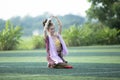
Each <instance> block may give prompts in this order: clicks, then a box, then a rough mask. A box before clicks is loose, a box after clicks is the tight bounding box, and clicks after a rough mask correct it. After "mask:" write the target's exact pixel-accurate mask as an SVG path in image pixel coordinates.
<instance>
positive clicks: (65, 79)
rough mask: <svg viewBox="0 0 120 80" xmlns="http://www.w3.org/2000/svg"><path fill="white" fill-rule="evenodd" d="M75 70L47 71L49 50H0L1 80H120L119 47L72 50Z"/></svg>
mask: <svg viewBox="0 0 120 80" xmlns="http://www.w3.org/2000/svg"><path fill="white" fill-rule="evenodd" d="M65 58H66V60H67V61H68V62H69V64H71V65H72V66H73V67H74V68H73V69H48V68H47V62H46V51H45V49H41V50H24V51H0V80H120V46H88V47H70V48H69V55H68V56H66V57H65Z"/></svg>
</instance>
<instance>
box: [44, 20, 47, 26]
mask: <svg viewBox="0 0 120 80" xmlns="http://www.w3.org/2000/svg"><path fill="white" fill-rule="evenodd" d="M46 22H47V19H45V20H44V21H43V27H44V26H45V23H46Z"/></svg>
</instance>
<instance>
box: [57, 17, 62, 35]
mask: <svg viewBox="0 0 120 80" xmlns="http://www.w3.org/2000/svg"><path fill="white" fill-rule="evenodd" d="M55 18H56V20H57V22H58V25H59V27H58V33H59V34H61V32H62V23H61V21H60V19H59V18H58V17H55Z"/></svg>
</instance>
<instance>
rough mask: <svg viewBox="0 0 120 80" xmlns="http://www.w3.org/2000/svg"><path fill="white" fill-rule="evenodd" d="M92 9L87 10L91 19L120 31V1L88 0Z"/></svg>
mask: <svg viewBox="0 0 120 80" xmlns="http://www.w3.org/2000/svg"><path fill="white" fill-rule="evenodd" d="M88 1H89V2H91V3H92V4H91V7H90V8H89V9H88V10H87V15H88V17H89V19H93V18H94V19H97V20H99V21H100V22H102V23H103V24H105V25H107V26H109V27H111V28H117V29H120V0H88Z"/></svg>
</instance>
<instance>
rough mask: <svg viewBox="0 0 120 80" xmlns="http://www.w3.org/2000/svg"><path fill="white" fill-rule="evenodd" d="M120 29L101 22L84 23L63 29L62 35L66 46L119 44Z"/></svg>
mask: <svg viewBox="0 0 120 80" xmlns="http://www.w3.org/2000/svg"><path fill="white" fill-rule="evenodd" d="M118 33H120V30H117V29H115V28H114V29H110V28H109V27H107V26H104V25H102V24H101V23H92V24H91V23H86V24H84V25H83V26H78V27H76V26H75V25H73V26H71V27H70V28H69V29H67V30H64V32H63V37H64V39H65V42H66V44H67V45H68V46H81V45H110V44H119V43H120V41H119V40H120V36H118V35H117V34H118Z"/></svg>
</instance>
